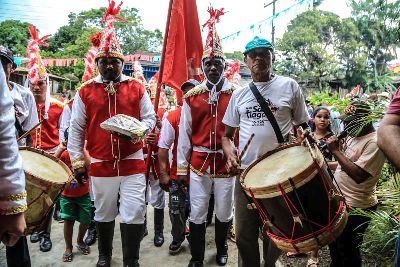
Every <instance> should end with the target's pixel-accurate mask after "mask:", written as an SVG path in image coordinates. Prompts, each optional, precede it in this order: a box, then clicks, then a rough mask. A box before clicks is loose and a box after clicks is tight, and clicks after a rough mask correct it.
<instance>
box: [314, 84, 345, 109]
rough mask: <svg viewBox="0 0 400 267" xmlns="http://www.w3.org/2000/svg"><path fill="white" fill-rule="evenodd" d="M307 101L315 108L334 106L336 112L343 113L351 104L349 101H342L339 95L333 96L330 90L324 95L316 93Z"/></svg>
mask: <svg viewBox="0 0 400 267" xmlns="http://www.w3.org/2000/svg"><path fill="white" fill-rule="evenodd" d="M307 99H308V100H309V101H310V103H311V105H312V106H314V107H318V106H321V105H325V106H333V107H334V109H333V110H334V111H339V112H341V113H342V112H343V111H344V109H345V108H346V107H347V106H348V105H349V104H350V100H349V99H341V98H340V97H339V94H338V93H334V94H331V93H329V91H328V90H325V91H324V92H322V93H315V94H313V95H312V96H310V97H309V98H307Z"/></svg>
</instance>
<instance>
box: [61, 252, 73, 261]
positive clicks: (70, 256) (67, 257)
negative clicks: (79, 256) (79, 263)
mask: <svg viewBox="0 0 400 267" xmlns="http://www.w3.org/2000/svg"><path fill="white" fill-rule="evenodd" d="M73 258H74V253H72V252H64V254H63V262H71V261H72V259H73Z"/></svg>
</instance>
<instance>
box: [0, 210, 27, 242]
mask: <svg viewBox="0 0 400 267" xmlns="http://www.w3.org/2000/svg"><path fill="white" fill-rule="evenodd" d="M25 229H26V223H25V217H24V213H18V214H13V215H0V240H1V242H3V243H4V244H5V245H6V246H9V247H12V246H14V245H15V243H17V241H18V239H19V238H20V237H21V236H22V235H23V234H24V231H25Z"/></svg>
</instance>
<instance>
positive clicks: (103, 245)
mask: <svg viewBox="0 0 400 267" xmlns="http://www.w3.org/2000/svg"><path fill="white" fill-rule="evenodd" d="M114 227H115V221H111V222H96V230H97V237H98V239H99V240H98V242H97V247H98V249H99V260H98V261H97V265H96V267H109V266H110V264H111V257H112V249H113V247H112V244H113V239H114Z"/></svg>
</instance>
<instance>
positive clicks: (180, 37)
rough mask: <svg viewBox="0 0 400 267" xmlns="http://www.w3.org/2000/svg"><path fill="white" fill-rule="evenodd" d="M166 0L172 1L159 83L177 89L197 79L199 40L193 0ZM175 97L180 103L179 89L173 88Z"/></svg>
mask: <svg viewBox="0 0 400 267" xmlns="http://www.w3.org/2000/svg"><path fill="white" fill-rule="evenodd" d="M170 1H173V2H172V9H171V15H170V20H169V29H168V31H169V34H168V39H167V40H166V47H165V58H164V73H163V77H162V83H163V84H165V85H168V86H170V87H173V88H176V89H179V88H180V86H181V85H182V84H183V83H184V82H185V81H186V80H188V79H196V80H199V81H200V80H201V57H202V54H203V44H202V39H201V32H200V23H199V17H198V14H197V6H196V0H170ZM167 23H168V22H167ZM185 63H186V64H185ZM177 98H178V99H177V101H178V103H181V101H182V100H181V99H182V92H181V90H177Z"/></svg>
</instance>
